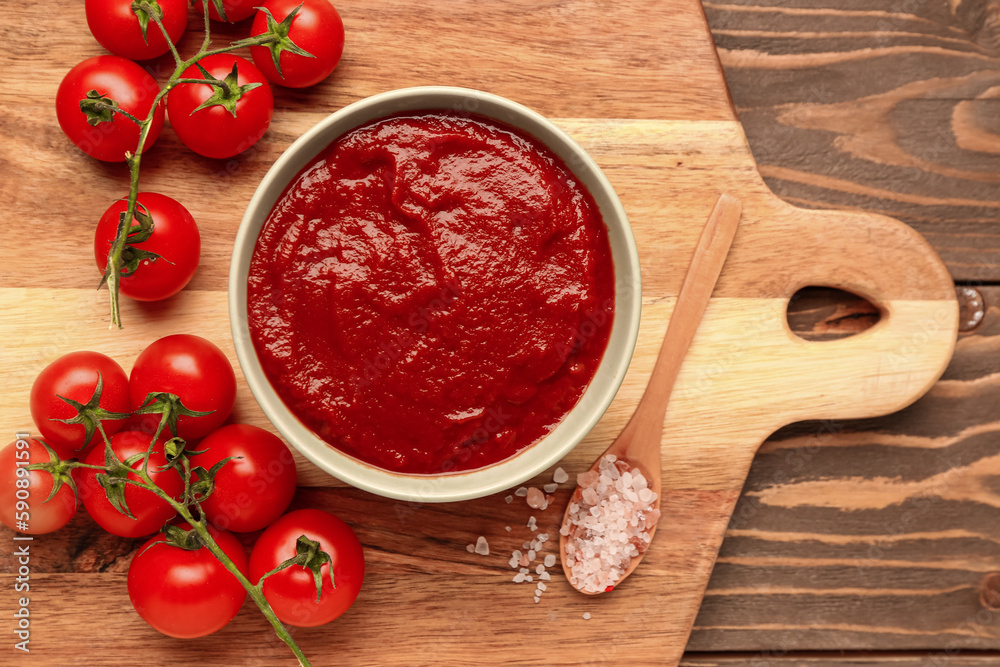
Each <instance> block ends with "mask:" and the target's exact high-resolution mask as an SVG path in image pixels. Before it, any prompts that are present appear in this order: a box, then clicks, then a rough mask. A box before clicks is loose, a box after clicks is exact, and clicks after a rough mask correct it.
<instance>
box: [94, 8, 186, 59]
mask: <svg viewBox="0 0 1000 667" xmlns="http://www.w3.org/2000/svg"><path fill="white" fill-rule="evenodd" d="M143 2H146V3H148V4H149V6H150V7H151V8H152V9H153V10H154V11H156V12H159V16H160V21H162V23H163V27H164V28H165V29H166V31H167V35H169V36H170V41H171V42H173V43H174V44H176V43H177V40H179V39H180V38H181V35H183V34H184V31H185V30H186V29H187V18H188V3H187V0H143ZM138 4H139V3H138V2H134V1H133V0H87V2H86V12H87V26H88V27H89V28H90V32H91V33H92V34H93V35H94V39H96V40H97V41H98V42H99V43H100V45H101V46H103V47H104V48H106V49H107V50H108V51H110V52H111V53H113V54H115V55H116V56H122V57H124V58H128V59H130V60H149V59H150V58H156V57H157V56H162V55H163V54H164V53H166V52H167V51H169V50H170V45H169V44H167V40H166V39H164V37H163V32H161V31H160V28H159V26H157V25H156V21H155V20H154V19H153V17H152V16H151V15H150V14H149V13H148V12H146V11H145V10H144V9H141V8H139V7H138V6H137V5H138Z"/></svg>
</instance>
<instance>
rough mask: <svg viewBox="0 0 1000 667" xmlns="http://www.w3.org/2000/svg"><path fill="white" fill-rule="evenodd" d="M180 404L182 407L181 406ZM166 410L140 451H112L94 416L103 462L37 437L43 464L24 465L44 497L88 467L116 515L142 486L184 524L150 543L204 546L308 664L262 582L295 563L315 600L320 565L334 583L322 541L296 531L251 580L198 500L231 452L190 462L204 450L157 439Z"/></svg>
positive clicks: (167, 426) (179, 441)
mask: <svg viewBox="0 0 1000 667" xmlns="http://www.w3.org/2000/svg"><path fill="white" fill-rule="evenodd" d="M95 400H96V401H99V400H100V390H98V393H97V394H96V395H95ZM150 400H151V401H155V400H159V399H158V398H153V397H152V396H151V399H150ZM181 408H182V409H183V406H181ZM188 412H191V413H193V414H198V415H202V414H207V413H194V412H193V411H188ZM171 415H172V412H171V411H170V410H165V411H164V412H163V413H162V416H161V419H160V421H159V424H158V425H157V427H156V431H155V432H154V433H153V435H152V438H151V440H150V443H149V447H148V449H147V450H146V451H145V452H144V453H143V452H140V453H137V454H133V455H132V456H129V457H128V458H126V459H125V460H124V461H123V460H121V459H120V458H119V457H118V455H117V454H116V452H115V450H114V448H113V446H112V440H111V438H109V436H108V435H107V433H106V431H105V428H104V425H103V423H102V421H101V420H96V423H95V426H96V429H97V432H98V433H99V434H100V436H101V438H102V439H103V442H104V465H97V464H94V463H83V462H80V461H78V460H77V459H64V458H62V457H61V456H60V455H59V453H58V452H57V451H56V450H55V449H54V448H52V447H50V446H49V445H48V444H46V443H45V442H44V441H41V440H39V441H37V442H38V444H40V445H41V446H43V447H44V448H45V450H46V452H47V453H48V455H49V460H48V461H47V462H45V463H33V464H31V465H29V466H27V469H28V470H29V471H43V474H44V473H48V474H49V475H51V476H52V485H51V486H52V488H51V492H50V493H49V498H50V499H51V498H53V497H55V496H56V495H57V494H58V493H59V491H60V489H61V488H62V487H63V486H64V485H65V486H68V487H70V488H71V489H72V490H73V493H74V494H78V488H77V481H76V480H75V479H74V475H73V474H72V472H73V470H75V469H84V470H88V471H94V472H93V473H91V474H95V475H96V478H97V482H98V484H99V485H100V487H101V488H102V489H103V490H104V492H105V493H106V494H107V499H108V501H110V503H111V505H112V506H113V507H114V508H115V509H116V510H118V512H120V513H121V514H123V515H125V516H127V517H131V518H134V517H133V514H132V511H131V509H130V508H129V505H128V502H127V500H126V496H125V488H126V487H127V486H130V485H131V486H134V487H137V488H139V489H144V490H146V491H148V492H150V493H152V494H154V495H155V496H157V497H158V498H159V499H160V500H161V501H162V502H165V503H166V504H167V505H169V506H170V507H171V508H172V509H173V510H174V511H175V512H176V513H177V515H178V516H179V517H180V519H181V521H183V522H184V523H185V524H187V526H189V527H188V528H184V527H182V526H179V525H176V524H174V523H171V524H169V525H167V526H166V527H164V529H163V530H162V534H163V537H162V539H158V540H156V542H157V543H160V542H165V543H167V544H168V545H170V546H172V547H176V548H179V549H184V550H186V551H195V550H198V549H201V548H205V549H207V550H208V551H209V552H210V553H211V554H212V555H213V556H214V557H215V558H216V559H217V560H218V561H219V562H220V563H221V564H222V566H223V567H225V568H226V570H228V571H229V572H230V573H232V575H233V576H234V577H235V578H236V580H237V581H238V582H239V584H240V585H241V586H242V587H243V588H244V590H246V592H247V594H248V595H249V596H250V598H251V599H252V600H253V601H254V603H256V605H257V607H258V608H259V609H260V611H261V613H262V614H264V617H265V618H267V620H268V622H269V623H270V624H271V626H272V627H273V628H274V632H275V634H277V636H278V637H279V638H280V639H281V640H282V641H283V642H285V644H287V645H288V647H289V648H290V649H291V650H292V652H293V653H294V654H295V656H296V657H297V658H298V660H299V664H300V665H303V666H307V667H308V666H309V665H310V664H311V663H310V662H309V659H308V658H307V657H306V656H305V654H304V653H303V652H302V649H300V648H299V646H298V645H297V644H296V643H295V640H294V639H292V636H291V635H290V634H289V632H288V630H287V629H286V628H285V626H284V625H283V624H282V622H281V620H279V618H278V616H277V614H276V613H275V611H274V609H273V608H272V607H271V604H270V603H269V602H268V600H267V598H266V597H265V595H264V582H265V580H267V579H268V578H269V577H271V576H274V575H276V574H278V573H279V572H282V571H284V570H286V569H288V568H290V567H292V566H293V565H298V566H301V567H303V568H305V569H306V570H309V571H310V572H311V573H312V576H313V578H314V581H315V584H316V599H317V600H319V599H320V596H321V593H322V591H323V585H324V578H323V574H322V567H323V566H324V565H327V564H328V565H330V567H328V570H329V579H330V584H331V585H333V586H334V587H335V586H336V582H335V581H334V575H333V567H332V562H333V560H332V558H331V556H330V554H329V553H327V552H326V551H323V550H322V545H321V544H320V543H319V542H318V541H316V540H311V539H309V538H308V537H307V536H306V535H301V536H299V538H298V540H297V542H296V551H295V555H294V556H292V557H290V558H288V559H287V560H285V561H284V562H282V563H280V564H278V565H277V566H276V567H274V568H273V569H272V570H270V571H268V572H266V573H264V574H263V575H262V576H261V577H260V578H259V579H258V580H257V582H256V583H251V581H250V579H249V578H248V577H247V576H246V574H244V573H243V572H242V571H241V570H240V568H239V567H238V566H237V565H236V564H235V563H234V562H233V560H232V558H230V557H229V555H228V554H227V553H226V552H225V550H224V549H223V548H222V547H221V546H220V545H219V543H218V541H217V540H216V539H215V537H214V536H213V535H212V532H211V530H210V528H209V524H210V521H209V519H208V516H207V514H206V512H205V511H204V509H203V507H202V503H203V502H205V501H206V500H207V499H208V498H209V497H211V495H212V494H213V493H214V491H215V477H216V475H217V474H218V473H219V471H220V470H222V469H223V467H224V466H226V465H227V464H229V463H230V462H231V461H232V460H233V459H234V457H232V456H230V457H226V458H223V459H222V460H220V461H218V462H217V463H215V464H214V465H212V467H211V468H209V469H207V470H206V469H205V468H204V467H202V466H199V465H196V464H195V465H192V457H196V456H198V455H199V454H204V453H205V452H204V451H193V450H191V449H189V448H188V446H187V443H186V442H185V441H184V440H183V439H182V438H178V437H176V434H174V436H175V437H172V438H170V439H169V440H167V441H166V442H165V443H164V442H163V440H162V439H161V434H163V432H164V430H165V429H166V430H167V431H173V428H172V427H173V424H171V423H170V422H171ZM154 452H155V453H161V455H160V456H159V457H154ZM154 458H156V459H157V460H165V463H163V464H162V465H157V466H155V467H154V469H153V470H150V463H151V462H152V461H153V460H154ZM87 460H88V461H93V460H95V457H94V456H93V455H92V456H89V457H87ZM140 463H141V465H140ZM171 469H173V470H175V471H176V472H177V473H179V474H180V476H181V478H182V479H183V481H184V484H183V490H182V491H181V492H180V493H179V494H178V493H173V494H172V493H171V492H170V491H169V490H168V489H165V488H163V487H162V486H161V485H160V484H158V483H157V480H158V479H159V478H160V475H161V473H163V472H166V471H169V470H171ZM136 478H138V479H136ZM150 546H152V544H148V545H147V546H146V547H145V548H149V547H150ZM255 578H256V577H255Z"/></svg>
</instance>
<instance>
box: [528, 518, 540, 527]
mask: <svg viewBox="0 0 1000 667" xmlns="http://www.w3.org/2000/svg"><path fill="white" fill-rule="evenodd" d="M535 528H538V520H537V519H536V518H535V517H534V516H531V517H528V530H534V529H535Z"/></svg>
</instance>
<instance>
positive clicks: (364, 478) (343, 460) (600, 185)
mask: <svg viewBox="0 0 1000 667" xmlns="http://www.w3.org/2000/svg"><path fill="white" fill-rule="evenodd" d="M420 109H453V110H457V111H462V112H473V113H477V114H482V115H484V116H488V117H491V118H494V119H496V120H499V121H502V122H504V123H507V124H508V125H513V126H514V127H517V128H520V129H522V130H524V131H526V132H527V133H528V134H531V135H532V136H534V137H535V138H536V139H538V140H539V141H541V142H542V143H543V144H545V145H546V146H548V147H549V148H550V149H551V150H552V151H553V152H554V153H555V154H556V155H558V156H559V157H560V158H561V159H562V160H563V161H564V162H565V163H566V165H567V166H568V167H569V168H570V169H571V170H572V171H573V173H574V174H575V175H576V177H577V178H578V179H580V181H581V182H582V183H583V184H584V185H586V187H587V189H588V190H590V193H591V194H592V195H593V197H594V200H595V201H596V202H597V205H598V207H599V208H600V211H601V215H602V216H603V218H604V224H605V225H606V226H607V229H608V239H609V241H610V244H611V253H612V261H613V263H614V270H615V315H614V321H613V324H612V330H611V337H610V340H609V341H608V347H607V350H606V351H605V353H604V357H603V359H602V361H601V363H600V366H599V367H598V369H597V372H596V374H595V376H594V379H593V380H592V381H591V383H590V385H589V386H588V387H587V390H586V391H585V392H584V394H583V396H582V397H581V398H580V401H579V403H578V404H577V405H576V407H574V408H573V409H572V410H571V411H570V412H569V414H567V415H566V417H565V419H563V421H562V422H560V423H559V424H558V425H557V426H556V428H555V429H553V430H552V432H550V433H549V434H548V435H547V436H545V438H544V439H542V440H540V441H539V442H537V443H536V444H534V445H533V446H531V447H528V448H526V449H524V450H522V451H520V452H519V453H517V454H516V455H514V456H512V457H510V458H508V459H506V460H504V461H501V462H499V463H495V464H493V465H490V466H487V467H485V468H479V469H476V470H471V471H462V472H453V473H446V474H439V475H417V474H399V473H394V472H389V471H387V470H384V469H382V468H378V467H375V466H372V465H370V464H368V463H364V462H362V461H360V460H358V459H356V458H354V457H352V456H349V455H347V454H344V453H343V452H340V451H338V450H337V449H335V448H333V447H331V446H330V445H328V444H327V443H326V442H324V441H323V440H322V439H320V438H319V437H318V436H317V435H316V434H315V433H313V432H312V431H311V430H310V429H309V428H308V427H306V426H305V425H304V424H302V422H300V421H299V420H298V418H297V417H295V415H294V414H292V412H291V411H289V410H288V408H287V407H285V404H284V403H283V402H282V400H281V398H280V397H279V396H278V394H277V393H276V392H275V391H274V388H273V387H272V386H271V384H270V382H269V381H268V379H267V377H266V375H265V374H264V371H263V369H262V368H261V365H260V362H259V360H258V359H257V353H256V352H255V351H254V347H253V343H252V341H251V338H250V331H249V328H248V324H247V276H248V273H249V268H250V258H251V256H252V254H253V249H254V245H255V244H256V242H257V236H258V234H259V233H260V230H261V228H262V227H263V225H264V222H265V221H266V220H267V216H268V214H269V213H270V211H271V208H272V206H273V205H274V203H275V201H276V200H277V199H278V197H280V196H281V193H282V192H283V191H284V189H285V186H286V185H288V183H289V181H291V180H292V179H293V178H294V177H295V175H296V174H298V173H299V171H300V170H301V169H302V168H303V167H305V166H306V164H307V163H308V162H309V161H310V160H312V159H313V158H314V157H315V156H316V155H317V154H318V153H319V152H320V151H321V150H322V149H324V148H325V147H326V146H328V145H329V144H330V143H331V142H333V141H334V140H335V139H337V138H338V137H339V136H340V135H342V134H344V133H345V132H347V131H349V130H351V129H353V128H355V127H357V126H359V125H363V124H364V123H367V122H368V121H371V120H374V119H376V118H381V117H383V116H388V115H390V114H393V113H396V112H400V111H413V110H420ZM641 300H642V294H641V287H640V277H639V258H638V254H637V252H636V247H635V239H634V238H633V236H632V230H631V228H630V227H629V224H628V219H627V218H626V216H625V210H624V209H623V208H622V205H621V202H620V201H619V200H618V196H617V195H616V194H615V191H614V189H613V188H612V187H611V184H610V183H609V182H608V179H607V178H606V177H605V176H604V174H603V173H601V170H600V169H599V168H598V166H597V165H596V164H595V163H594V161H593V160H592V159H591V158H590V156H589V155H587V154H586V153H585V152H584V151H583V149H582V148H580V147H579V146H578V145H577V144H576V142H574V141H573V140H572V139H570V138H569V136H568V135H566V133H565V132H563V131H562V130H560V129H559V128H558V127H556V125H554V124H553V123H551V122H550V121H548V120H546V119H545V118H544V117H542V116H541V115H539V114H537V113H535V112H534V111H531V110H530V109H528V108H526V107H524V106H521V105H520V104H516V103H514V102H511V101H510V100H507V99H505V98H503V97H499V96H497V95H492V94H490V93H484V92H480V91H476V90H470V89H466V88H449V87H441V86H428V87H420V88H404V89H400V90H393V91H390V92H387V93H382V94H379V95H374V96H372V97H369V98H366V99H363V100H360V101H358V102H355V103H354V104H351V105H348V106H346V107H344V108H343V109H341V110H340V111H337V112H336V113H333V114H331V115H330V116H328V117H326V118H325V119H323V120H322V121H320V122H319V123H318V124H317V125H316V126H315V127H313V128H312V129H311V130H309V131H308V132H306V133H305V134H303V135H302V136H301V137H299V138H298V140H296V141H295V143H293V144H292V145H291V146H290V147H289V148H288V150H286V151H285V152H284V153H283V154H282V155H281V157H279V158H278V160H277V161H276V162H275V163H274V165H273V166H272V167H271V169H270V170H268V172H267V174H266V175H265V176H264V179H263V180H262V181H261V183H260V185H259V186H258V187H257V191H256V192H255V193H254V195H253V198H252V199H251V200H250V205H249V206H248V207H247V210H246V213H244V215H243V221H242V222H241V223H240V228H239V231H238V232H237V234H236V244H235V247H234V248H233V260H232V264H231V265H230V269H229V320H230V326H231V328H232V332H233V341H234V343H235V345H236V353H237V355H238V357H239V361H240V366H241V367H242V368H243V374H244V375H245V376H246V379H247V384H249V385H250V390H251V391H252V392H253V395H254V396H255V397H256V399H257V402H258V403H260V406H261V408H263V410H264V414H266V415H267V417H268V419H270V420H271V423H272V424H274V426H275V427H276V428H277V429H278V431H280V432H281V434H282V435H283V436H284V437H285V439H286V440H287V441H288V442H289V443H291V445H292V446H294V447H295V448H296V449H298V450H299V451H300V452H302V454H304V455H305V456H306V457H307V458H308V459H309V460H310V461H312V462H313V463H315V464H316V465H317V466H319V467H320V468H322V469H323V470H325V471H327V472H328V473H330V474H331V475H333V476H334V477H337V478H338V479H341V480H343V481H344V482H347V483H348V484H351V485H353V486H356V487H358V488H361V489H365V490H367V491H370V492H372V493H376V494H379V495H381V496H387V497H390V498H397V499H400V500H408V501H413V502H446V501H456V500H465V499H468V498H478V497H481V496H485V495H488V494H491V493H496V492H497V491H501V490H503V489H508V488H510V487H512V486H515V485H517V484H520V483H521V482H523V481H525V480H527V479H529V478H531V477H533V476H534V475H536V474H538V473H540V472H541V471H543V470H545V469H546V468H548V467H549V466H551V465H553V464H555V463H556V462H557V461H559V460H560V459H561V458H563V457H564V456H565V455H566V454H567V453H569V451H570V450H571V449H573V447H575V446H576V445H577V444H578V443H579V442H580V441H581V440H582V439H583V437H584V436H585V435H586V434H587V432H588V431H590V429H591V428H593V426H594V425H595V424H596V423H597V421H598V420H599V419H600V418H601V416H602V415H603V414H604V411H605V410H606V409H607V407H608V405H609V404H610V403H611V400H612V399H613V398H614V396H615V393H616V392H617V391H618V387H619V385H620V384H621V382H622V379H623V378H624V377H625V371H626V370H627V369H628V365H629V361H630V360H631V358H632V352H633V350H634V348H635V339H636V336H637V334H638V331H639V314H640V309H641Z"/></svg>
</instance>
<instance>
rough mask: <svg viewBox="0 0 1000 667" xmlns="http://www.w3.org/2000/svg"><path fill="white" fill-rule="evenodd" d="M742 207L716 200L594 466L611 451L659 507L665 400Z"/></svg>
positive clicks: (578, 494)
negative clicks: (621, 422)
mask: <svg viewBox="0 0 1000 667" xmlns="http://www.w3.org/2000/svg"><path fill="white" fill-rule="evenodd" d="M741 211H742V204H741V203H740V200H739V199H736V198H735V197H732V196H730V195H728V194H723V195H722V196H721V197H719V201H718V202H716V204H715V208H713V209H712V214H711V215H710V216H709V218H708V222H707V223H705V228H704V229H703V230H702V232H701V237H700V238H699V239H698V246H697V247H696V248H695V251H694V257H693V258H692V260H691V265H690V267H688V271H687V274H686V275H685V276H684V283H683V284H682V285H681V291H680V294H679V295H678V297H677V304H676V305H675V306H674V311H673V313H672V314H671V316H670V323H669V324H668V325H667V334H666V336H665V337H664V338H663V344H662V345H661V346H660V353H659V356H658V357H657V359H656V366H654V367H653V373H652V375H651V376H650V378H649V384H648V385H647V386H646V391H645V393H644V394H643V395H642V399H641V400H640V401H639V406H638V407H637V408H636V410H635V413H634V414H633V415H632V418H631V419H630V420H629V422H628V424H626V426H625V428H624V429H623V430H622V432H621V433H620V434H619V435H618V437H617V438H616V439H615V441H614V442H613V443H611V446H610V447H608V448H607V450H605V452H604V454H602V455H601V456H600V458H598V459H597V461H595V462H594V465H593V466H591V468H590V469H591V470H597V469H598V467H599V464H600V462H601V459H603V458H604V457H605V456H607V455H608V454H614V455H615V456H617V457H618V460H621V461H624V462H625V463H627V464H628V465H629V467H630V468H632V469H637V470H638V471H639V472H641V473H642V474H643V476H644V477H645V478H646V480H648V488H649V489H650V490H651V491H653V493H655V494H656V501H655V502H654V504H653V508H654V509H656V510H659V509H660V441H661V439H662V437H663V419H664V417H665V416H666V413H667V401H668V399H669V398H670V392H671V390H672V389H673V387H674V381H675V380H676V379H677V373H678V372H679V371H680V368H681V364H682V363H683V361H684V356H685V355H686V354H687V350H688V347H690V345H691V341H692V339H694V334H695V331H697V329H698V324H699V323H700V322H701V318H702V316H703V315H704V314H705V309H706V308H707V307H708V301H709V297H710V296H711V295H712V291H713V290H714V289H715V283H716V281H717V280H718V279H719V274H720V273H721V272H722V265H723V264H724V263H725V261H726V256H727V255H728V254H729V248H730V246H731V245H732V243H733V237H734V236H735V235H736V227H737V225H738V224H739V220H740V213H741ZM582 495H583V490H582V489H581V488H580V487H579V486H578V487H577V488H576V491H575V492H574V493H573V495H572V497H571V498H570V501H569V503H568V504H567V506H566V512H565V514H564V515H563V526H565V525H567V522H568V520H569V508H570V505H572V504H574V503H579V502H580V500H581V498H582ZM668 518H669V517H668ZM657 525H659V524H654V525H653V526H652V527H651V528H649V529H648V530H647V531H646V532H648V533H649V537H650V541H652V538H653V533H654V532H655V531H656V526H657ZM568 541H569V538H568V536H566V535H562V534H561V531H560V537H559V555H560V560H561V561H562V564H563V572H564V573H565V574H566V579H567V580H569V579H570V576H571V572H570V568H568V567H567V566H566V544H567V542H568ZM647 547H648V545H647ZM644 555H645V552H643V553H640V554H639V555H638V556H635V557H633V558H632V561H631V562H630V563H629V566H628V568H627V569H626V570H625V572H624V573H622V575H621V577H620V578H619V579H618V581H617V582H616V584H615V585H616V586H617V585H618V584H621V582H622V581H624V580H625V578H626V577H628V576H629V575H630V574H632V572H633V570H635V568H636V566H637V565H639V561H641V560H642V557H643V556H644ZM577 590H580V589H577ZM606 590H611V587H609V588H608V589H606ZM581 592H582V593H587V594H588V595H595V594H596V593H603V592H605V591H594V592H588V591H582V590H581Z"/></svg>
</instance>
